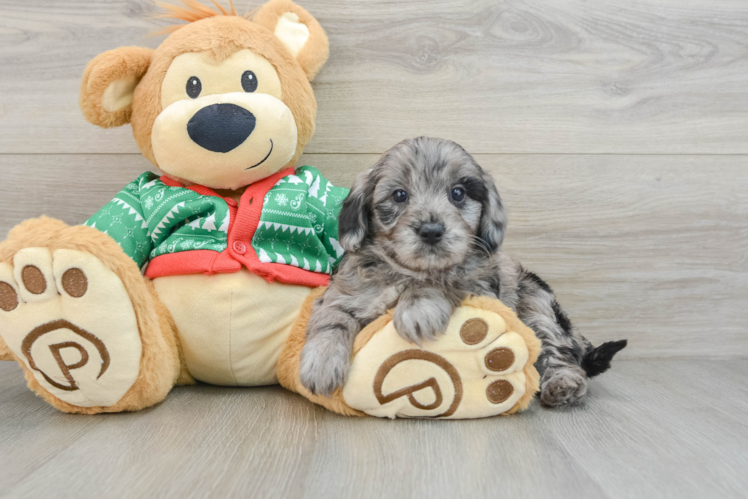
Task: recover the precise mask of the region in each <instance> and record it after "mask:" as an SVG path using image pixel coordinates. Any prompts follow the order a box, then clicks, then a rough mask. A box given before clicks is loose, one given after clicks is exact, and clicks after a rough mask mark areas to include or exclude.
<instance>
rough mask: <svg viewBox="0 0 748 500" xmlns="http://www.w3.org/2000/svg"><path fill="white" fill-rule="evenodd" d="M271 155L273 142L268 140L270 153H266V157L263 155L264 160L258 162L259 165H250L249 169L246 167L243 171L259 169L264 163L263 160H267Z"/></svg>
mask: <svg viewBox="0 0 748 500" xmlns="http://www.w3.org/2000/svg"><path fill="white" fill-rule="evenodd" d="M272 153H273V140H272V139H270V151H268V154H266V155H265V158H263V159H262V160H261V161H260V163H256V164H254V165H252V166H251V167H247V168H245V169H244V170H251V169H253V168H255V167H259V166H260V165H262V164H263V163H265V160H267V159H268V158H270V155H271V154H272Z"/></svg>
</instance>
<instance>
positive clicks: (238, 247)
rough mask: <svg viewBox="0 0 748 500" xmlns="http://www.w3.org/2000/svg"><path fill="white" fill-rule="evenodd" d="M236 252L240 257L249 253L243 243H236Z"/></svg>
mask: <svg viewBox="0 0 748 500" xmlns="http://www.w3.org/2000/svg"><path fill="white" fill-rule="evenodd" d="M234 251H235V252H236V253H238V254H239V255H244V253H245V252H246V251H247V247H246V245H244V243H242V242H241V241H235V242H234Z"/></svg>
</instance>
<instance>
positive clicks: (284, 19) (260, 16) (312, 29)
mask: <svg viewBox="0 0 748 500" xmlns="http://www.w3.org/2000/svg"><path fill="white" fill-rule="evenodd" d="M252 21H254V22H256V23H258V24H260V25H262V26H264V27H266V28H267V29H269V30H270V31H272V32H273V33H274V34H275V36H276V37H278V38H279V39H280V41H281V42H283V45H285V46H286V48H287V49H288V51H289V52H290V53H291V55H292V56H293V57H294V58H296V61H297V62H298V63H299V64H300V65H301V68H302V69H303V70H304V73H306V76H307V78H308V79H309V80H310V81H311V80H312V79H314V76H315V75H316V74H317V72H318V71H319V70H320V69H321V68H322V66H323V65H324V64H325V62H326V61H327V56H328V55H329V51H330V48H329V47H330V45H329V42H328V41H327V35H326V34H325V31H324V30H323V29H322V26H320V25H319V23H318V22H317V20H316V19H315V18H314V17H312V15H311V14H309V12H307V11H306V10H305V9H303V8H301V7H299V6H298V5H296V4H295V3H293V2H292V1H291V0H270V1H269V2H268V3H266V4H265V5H263V6H262V7H260V9H259V10H258V11H257V13H256V14H255V15H254V16H253V17H252Z"/></svg>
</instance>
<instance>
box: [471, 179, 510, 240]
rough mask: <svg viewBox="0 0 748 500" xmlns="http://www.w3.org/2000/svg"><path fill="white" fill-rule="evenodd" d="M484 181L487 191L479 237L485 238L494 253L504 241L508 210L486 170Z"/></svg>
mask: <svg viewBox="0 0 748 500" xmlns="http://www.w3.org/2000/svg"><path fill="white" fill-rule="evenodd" d="M483 183H484V185H485V186H486V188H487V192H486V196H485V198H484V199H483V211H482V213H481V218H480V227H479V229H478V231H479V233H480V234H479V238H480V239H481V240H483V242H484V243H485V245H486V248H487V249H488V251H489V252H491V253H494V252H496V251H498V249H499V248H500V247H501V244H502V243H503V242H504V232H505V231H506V224H507V217H506V210H504V205H503V204H502V203H501V196H499V191H498V189H496V184H495V183H494V180H493V178H492V177H491V176H490V175H489V174H487V173H485V172H484V173H483Z"/></svg>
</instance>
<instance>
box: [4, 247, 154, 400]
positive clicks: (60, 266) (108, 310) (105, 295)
mask: <svg viewBox="0 0 748 500" xmlns="http://www.w3.org/2000/svg"><path fill="white" fill-rule="evenodd" d="M0 335H2V338H3V340H4V341H5V343H6V344H7V345H8V347H9V348H10V349H11V350H12V351H13V353H14V354H15V355H16V356H17V357H18V358H20V359H21V361H23V362H24V363H25V364H26V366H27V367H28V368H29V370H31V372H32V373H33V374H34V377H35V379H36V380H37V382H39V384H41V386H42V387H44V389H46V390H47V391H49V392H50V393H51V394H52V395H53V396H55V397H57V398H59V399H61V400H62V401H65V402H67V403H70V404H72V405H76V406H82V407H91V406H110V405H113V404H115V403H116V402H117V401H119V400H120V399H121V398H122V396H124V395H125V393H126V392H127V391H128V389H129V388H130V387H131V386H132V385H133V383H134V382H135V380H136V378H137V376H138V372H139V370H140V358H141V351H142V345H141V340H140V336H139V334H138V326H137V322H136V318H135V312H134V310H133V307H132V304H131V302H130V300H129V296H128V294H127V292H126V290H125V287H124V285H123V284H122V282H121V281H120V279H119V278H118V277H117V276H116V275H115V274H114V273H113V272H112V271H110V270H109V269H107V268H106V267H104V265H103V264H102V263H101V262H100V261H99V260H98V259H96V258H95V257H93V256H91V255H90V254H86V253H82V252H78V251H75V250H56V251H55V252H54V253H53V252H50V250H49V249H47V248H26V249H23V250H21V251H19V252H18V253H17V254H16V255H15V256H14V258H13V262H12V264H11V263H8V262H3V263H0Z"/></svg>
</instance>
